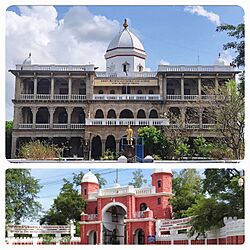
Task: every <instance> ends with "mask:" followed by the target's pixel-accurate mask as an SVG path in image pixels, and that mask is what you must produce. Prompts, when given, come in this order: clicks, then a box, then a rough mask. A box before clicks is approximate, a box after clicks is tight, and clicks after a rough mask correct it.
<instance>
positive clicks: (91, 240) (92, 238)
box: [88, 231, 97, 245]
mask: <svg viewBox="0 0 250 250" xmlns="http://www.w3.org/2000/svg"><path fill="white" fill-rule="evenodd" d="M88 244H89V245H96V244H97V236H96V231H91V232H90V233H89V241H88Z"/></svg>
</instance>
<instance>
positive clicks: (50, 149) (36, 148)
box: [19, 140, 62, 160]
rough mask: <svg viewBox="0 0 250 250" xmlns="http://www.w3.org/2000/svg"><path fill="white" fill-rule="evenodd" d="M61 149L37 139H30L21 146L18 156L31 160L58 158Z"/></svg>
mask: <svg viewBox="0 0 250 250" xmlns="http://www.w3.org/2000/svg"><path fill="white" fill-rule="evenodd" d="M61 152H62V149H60V148H58V147H56V146H54V145H48V144H47V143H43V142H41V141H39V140H37V141H30V142H28V143H25V144H23V145H22V146H21V148H20V151H19V157H20V158H25V159H32V160H45V159H54V158H60V156H61Z"/></svg>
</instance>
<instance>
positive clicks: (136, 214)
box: [133, 211, 145, 219]
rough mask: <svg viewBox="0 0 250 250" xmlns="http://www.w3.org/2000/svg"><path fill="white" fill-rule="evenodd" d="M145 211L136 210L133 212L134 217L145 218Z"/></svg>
mask: <svg viewBox="0 0 250 250" xmlns="http://www.w3.org/2000/svg"><path fill="white" fill-rule="evenodd" d="M144 217H145V216H144V211H136V212H134V213H133V218H134V219H139V218H144Z"/></svg>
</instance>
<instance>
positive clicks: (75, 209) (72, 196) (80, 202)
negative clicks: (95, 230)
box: [40, 179, 86, 225]
mask: <svg viewBox="0 0 250 250" xmlns="http://www.w3.org/2000/svg"><path fill="white" fill-rule="evenodd" d="M63 181H64V184H63V186H62V188H61V190H60V193H59V195H58V196H57V197H56V198H55V199H54V201H53V204H52V206H51V208H50V209H49V210H48V211H47V212H46V213H45V215H44V216H43V217H42V218H41V219H40V224H48V225H56V224H57V225H67V224H69V222H70V221H71V220H73V221H76V222H78V221H80V218H81V216H80V215H81V213H82V211H83V210H84V208H85V205H86V202H85V200H84V199H83V198H82V195H81V194H80V193H79V190H78V189H77V188H76V187H75V185H74V184H73V183H71V182H69V181H68V180H66V179H63Z"/></svg>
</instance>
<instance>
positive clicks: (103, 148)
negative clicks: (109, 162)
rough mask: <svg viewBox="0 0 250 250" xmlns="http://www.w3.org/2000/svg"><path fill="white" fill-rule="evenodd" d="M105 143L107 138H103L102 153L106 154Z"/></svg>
mask: <svg viewBox="0 0 250 250" xmlns="http://www.w3.org/2000/svg"><path fill="white" fill-rule="evenodd" d="M105 144H106V140H105V139H102V154H104V151H105Z"/></svg>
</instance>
